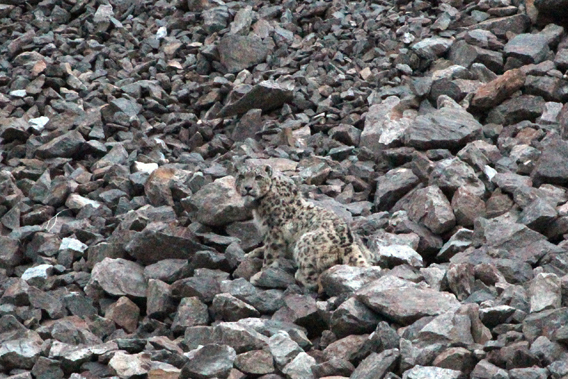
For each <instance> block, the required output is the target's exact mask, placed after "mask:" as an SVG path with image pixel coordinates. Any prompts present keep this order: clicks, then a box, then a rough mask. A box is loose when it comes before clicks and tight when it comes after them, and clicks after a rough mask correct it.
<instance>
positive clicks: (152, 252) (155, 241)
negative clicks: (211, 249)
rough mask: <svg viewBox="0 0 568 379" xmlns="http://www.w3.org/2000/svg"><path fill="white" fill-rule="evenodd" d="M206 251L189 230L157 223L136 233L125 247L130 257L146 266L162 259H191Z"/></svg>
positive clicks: (205, 247)
mask: <svg viewBox="0 0 568 379" xmlns="http://www.w3.org/2000/svg"><path fill="white" fill-rule="evenodd" d="M206 249H208V247H207V246H205V245H202V244H201V243H199V242H198V241H197V237H196V236H195V235H194V234H193V233H192V232H191V231H190V230H188V229H187V228H182V227H177V226H171V225H168V224H166V223H156V224H154V225H152V226H151V227H147V228H146V229H144V230H143V231H141V232H139V233H136V234H135V235H134V236H133V238H132V240H131V241H130V242H129V243H128V244H127V245H126V246H125V250H126V251H127V252H128V253H129V254H130V255H132V256H133V257H134V258H136V259H138V261H140V262H141V263H143V264H145V265H148V264H153V263H157V262H159V261H161V260H162V259H191V258H193V256H194V254H195V253H196V252H197V251H200V250H206Z"/></svg>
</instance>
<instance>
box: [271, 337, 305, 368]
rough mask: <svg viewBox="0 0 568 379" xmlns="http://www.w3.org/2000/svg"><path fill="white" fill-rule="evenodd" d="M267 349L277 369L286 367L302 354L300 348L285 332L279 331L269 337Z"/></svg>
mask: <svg viewBox="0 0 568 379" xmlns="http://www.w3.org/2000/svg"><path fill="white" fill-rule="evenodd" d="M268 348H269V350H270V354H272V356H273V357H274V362H275V363H276V367H277V368H278V369H282V368H284V367H285V366H287V365H288V363H290V362H291V361H292V360H293V359H294V358H296V357H297V356H298V354H300V353H302V352H303V350H302V348H301V347H300V346H299V345H298V344H297V343H296V342H294V341H293V340H292V339H291V338H290V336H289V334H288V333H287V332H285V331H279V332H277V333H276V334H274V335H273V336H272V337H270V339H269V340H268Z"/></svg>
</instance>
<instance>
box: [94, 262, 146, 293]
mask: <svg viewBox="0 0 568 379" xmlns="http://www.w3.org/2000/svg"><path fill="white" fill-rule="evenodd" d="M88 286H91V287H95V288H101V289H102V290H104V291H105V292H106V293H108V294H109V295H112V296H125V295H128V296H133V297H146V289H147V283H146V279H145V278H144V268H143V267H142V266H140V265H138V264H137V263H134V262H131V261H127V260H125V259H122V258H117V259H112V258H105V259H103V261H102V262H99V263H97V264H95V266H94V267H93V271H92V272H91V279H90V280H89V283H88Z"/></svg>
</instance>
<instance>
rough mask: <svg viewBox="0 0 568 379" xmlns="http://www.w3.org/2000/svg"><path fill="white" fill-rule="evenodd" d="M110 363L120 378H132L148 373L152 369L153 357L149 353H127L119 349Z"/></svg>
mask: <svg viewBox="0 0 568 379" xmlns="http://www.w3.org/2000/svg"><path fill="white" fill-rule="evenodd" d="M108 365H109V366H110V367H111V368H112V369H113V370H114V371H115V372H116V374H117V375H118V376H119V377H120V378H130V377H136V376H139V375H146V374H148V372H149V371H150V367H151V358H150V354H148V353H139V354H126V353H124V352H122V351H117V352H116V353H115V354H114V355H113V357H112V358H111V360H110V361H109V362H108Z"/></svg>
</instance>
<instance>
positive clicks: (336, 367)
mask: <svg viewBox="0 0 568 379" xmlns="http://www.w3.org/2000/svg"><path fill="white" fill-rule="evenodd" d="M353 370H355V367H353V365H352V364H351V363H350V362H348V361H346V360H344V359H340V358H331V359H330V360H329V361H327V362H323V363H319V364H317V365H315V366H313V367H312V371H313V374H314V376H315V377H316V378H324V377H326V376H344V377H349V376H351V374H352V373H353Z"/></svg>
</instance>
